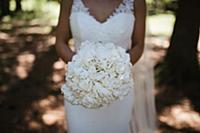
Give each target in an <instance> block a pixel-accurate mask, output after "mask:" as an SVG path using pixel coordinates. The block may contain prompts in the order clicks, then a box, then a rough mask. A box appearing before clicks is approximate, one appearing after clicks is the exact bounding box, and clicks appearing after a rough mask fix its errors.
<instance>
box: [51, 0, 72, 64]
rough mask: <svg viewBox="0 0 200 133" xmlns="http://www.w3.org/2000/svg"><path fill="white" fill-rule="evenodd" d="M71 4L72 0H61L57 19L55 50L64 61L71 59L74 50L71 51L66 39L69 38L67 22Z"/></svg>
mask: <svg viewBox="0 0 200 133" xmlns="http://www.w3.org/2000/svg"><path fill="white" fill-rule="evenodd" d="M71 6H72V0H61V6H60V14H59V20H58V24H57V29H56V44H55V47H56V52H57V54H58V56H59V57H60V58H61V59H62V60H63V61H65V62H66V63H67V62H68V61H71V59H72V57H73V55H74V54H75V52H73V51H72V50H71V49H70V47H69V45H68V41H69V39H70V38H71V30H70V24H69V16H70V10H71Z"/></svg>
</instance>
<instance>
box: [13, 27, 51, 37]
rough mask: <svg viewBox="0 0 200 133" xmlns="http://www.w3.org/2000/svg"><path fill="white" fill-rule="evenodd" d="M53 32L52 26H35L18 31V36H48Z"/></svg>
mask: <svg viewBox="0 0 200 133" xmlns="http://www.w3.org/2000/svg"><path fill="white" fill-rule="evenodd" d="M50 31H51V27H50V26H45V27H42V26H34V27H25V28H21V29H17V31H16V34H42V35H44V34H48V33H49V32H50Z"/></svg>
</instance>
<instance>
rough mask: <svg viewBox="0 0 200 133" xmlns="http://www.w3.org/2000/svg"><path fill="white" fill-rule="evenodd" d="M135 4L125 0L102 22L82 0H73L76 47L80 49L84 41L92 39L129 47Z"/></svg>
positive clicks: (73, 30)
mask: <svg viewBox="0 0 200 133" xmlns="http://www.w3.org/2000/svg"><path fill="white" fill-rule="evenodd" d="M133 4H134V1H133V0H123V1H122V3H121V4H120V5H119V6H118V7H117V8H116V9H115V10H114V11H113V13H112V14H111V15H110V16H109V17H108V18H107V19H106V20H105V21H104V22H100V21H98V20H97V19H96V18H95V17H94V16H92V15H91V14H90V12H89V8H88V7H86V6H85V5H84V3H83V1H82V0H73V5H72V9H71V14H70V26H71V30H72V35H73V39H74V41H75V48H76V49H78V48H79V46H80V43H81V42H82V41H86V40H90V41H102V42H113V43H115V44H116V45H119V46H121V47H123V48H125V49H129V48H130V47H131V42H132V41H131V35H132V32H133V28H134V22H135V17H134V15H133V12H134V8H133Z"/></svg>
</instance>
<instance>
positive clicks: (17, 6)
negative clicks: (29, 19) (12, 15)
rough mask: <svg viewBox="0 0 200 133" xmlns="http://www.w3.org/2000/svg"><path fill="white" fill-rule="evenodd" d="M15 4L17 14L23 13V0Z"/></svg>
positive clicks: (17, 0) (16, 0) (16, 1)
mask: <svg viewBox="0 0 200 133" xmlns="http://www.w3.org/2000/svg"><path fill="white" fill-rule="evenodd" d="M15 3H16V8H15V12H18V11H21V10H22V5H21V0H15Z"/></svg>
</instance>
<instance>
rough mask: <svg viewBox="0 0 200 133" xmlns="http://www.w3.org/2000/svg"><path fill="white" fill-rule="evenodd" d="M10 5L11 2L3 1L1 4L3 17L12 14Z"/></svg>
mask: <svg viewBox="0 0 200 133" xmlns="http://www.w3.org/2000/svg"><path fill="white" fill-rule="evenodd" d="M9 3H10V0H1V3H0V6H1V7H0V9H1V16H5V15H8V14H9V13H10V9H9Z"/></svg>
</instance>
